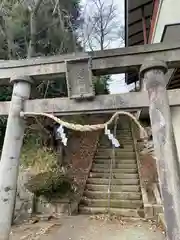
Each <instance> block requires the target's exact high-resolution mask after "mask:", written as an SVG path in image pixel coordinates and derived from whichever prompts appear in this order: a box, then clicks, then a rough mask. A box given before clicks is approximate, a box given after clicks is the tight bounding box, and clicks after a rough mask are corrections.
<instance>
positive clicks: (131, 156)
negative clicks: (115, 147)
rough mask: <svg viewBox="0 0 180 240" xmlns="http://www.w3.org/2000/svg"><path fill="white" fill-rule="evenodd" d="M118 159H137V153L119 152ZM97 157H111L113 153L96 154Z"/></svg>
mask: <svg viewBox="0 0 180 240" xmlns="http://www.w3.org/2000/svg"><path fill="white" fill-rule="evenodd" d="M115 157H116V159H118V158H120V159H135V158H136V154H135V153H133V152H126V153H119V154H116V155H115ZM95 159H111V154H109V155H108V154H105V153H104V154H101V155H100V154H96V155H95Z"/></svg>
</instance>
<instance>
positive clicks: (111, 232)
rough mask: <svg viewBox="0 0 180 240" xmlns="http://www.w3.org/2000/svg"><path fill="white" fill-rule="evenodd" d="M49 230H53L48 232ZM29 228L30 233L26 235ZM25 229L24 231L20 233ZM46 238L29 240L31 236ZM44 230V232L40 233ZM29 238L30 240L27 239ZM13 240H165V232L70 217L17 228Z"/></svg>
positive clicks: (142, 225) (152, 227)
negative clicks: (36, 233) (38, 233)
mask: <svg viewBox="0 0 180 240" xmlns="http://www.w3.org/2000/svg"><path fill="white" fill-rule="evenodd" d="M48 227H49V229H48ZM25 228H26V231H25ZM20 229H21V230H20ZM42 229H47V231H46V232H45V233H44V234H40V235H39V236H38V235H35V234H34V237H30V236H28V233H29V234H31V233H35V232H42ZM40 230H41V231H40ZM25 236H27V237H26V238H23V237H25ZM11 239H13V240H59V239H63V240H101V239H102V240H110V239H111V240H119V239H121V240H157V239H158V240H165V236H164V234H163V233H162V231H161V230H159V229H158V228H157V227H156V226H155V225H153V224H152V223H148V222H144V221H143V222H142V221H138V222H137V221H135V222H124V221H119V220H114V219H113V220H112V221H110V220H107V219H105V220H104V219H98V220H97V219H94V218H91V217H89V216H81V215H79V216H75V217H67V218H64V219H63V220H58V221H50V222H47V223H43V222H42V223H37V224H34V225H26V226H21V228H14V230H13V234H12V238H11Z"/></svg>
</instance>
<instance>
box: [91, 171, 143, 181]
mask: <svg viewBox="0 0 180 240" xmlns="http://www.w3.org/2000/svg"><path fill="white" fill-rule="evenodd" d="M89 177H90V178H107V179H109V173H104V172H103V173H94V172H90V174H89ZM112 178H113V179H138V178H139V176H138V174H136V173H113V174H112Z"/></svg>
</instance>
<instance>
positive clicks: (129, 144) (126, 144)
mask: <svg viewBox="0 0 180 240" xmlns="http://www.w3.org/2000/svg"><path fill="white" fill-rule="evenodd" d="M119 143H120V145H121V147H123V148H134V142H133V140H130V141H124V140H122V141H119ZM99 147H100V148H112V143H111V142H110V141H109V142H108V141H107V142H99Z"/></svg>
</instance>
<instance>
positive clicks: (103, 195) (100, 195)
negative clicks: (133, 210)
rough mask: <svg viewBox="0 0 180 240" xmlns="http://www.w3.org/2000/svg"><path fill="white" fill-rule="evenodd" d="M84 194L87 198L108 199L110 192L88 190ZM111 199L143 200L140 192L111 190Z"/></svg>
mask: <svg viewBox="0 0 180 240" xmlns="http://www.w3.org/2000/svg"><path fill="white" fill-rule="evenodd" d="M84 196H85V197H87V198H93V199H108V197H109V194H108V193H107V192H103V191H102V192H100V191H88V190H86V191H85V192H84ZM110 198H111V199H120V200H126V199H128V200H141V193H140V192H111V193H110Z"/></svg>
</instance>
